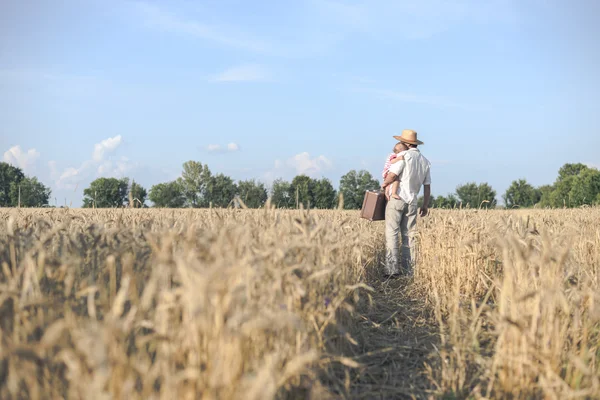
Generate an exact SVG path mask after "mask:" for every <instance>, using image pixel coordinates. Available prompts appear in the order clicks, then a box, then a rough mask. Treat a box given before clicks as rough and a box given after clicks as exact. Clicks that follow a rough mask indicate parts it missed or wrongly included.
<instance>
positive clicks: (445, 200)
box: [432, 194, 460, 208]
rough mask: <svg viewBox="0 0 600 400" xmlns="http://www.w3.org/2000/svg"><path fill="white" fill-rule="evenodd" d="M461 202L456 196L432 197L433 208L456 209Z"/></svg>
mask: <svg viewBox="0 0 600 400" xmlns="http://www.w3.org/2000/svg"><path fill="white" fill-rule="evenodd" d="M459 203H460V202H459V201H458V199H457V198H456V196H455V195H454V194H449V195H448V196H441V195H440V196H437V197H435V198H434V197H432V207H434V208H455V207H457V206H458V204H459Z"/></svg>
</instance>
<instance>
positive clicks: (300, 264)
mask: <svg viewBox="0 0 600 400" xmlns="http://www.w3.org/2000/svg"><path fill="white" fill-rule="evenodd" d="M0 221H2V222H0V266H1V269H0V398H2V399H59V398H68V399H131V400H133V399H175V398H177V399H206V400H208V399H211V400H212V399H215V400H216V399H404V398H418V399H429V398H445V399H462V398H465V399H466V398H472V399H480V398H490V399H504V398H512V399H594V398H600V209H598V208H587V209H576V210H519V211H498V210H493V211H492V210H490V211H485V210H432V212H431V214H430V216H428V217H427V218H424V219H420V220H419V225H418V228H419V234H418V238H417V239H418V249H419V256H418V265H417V267H416V270H415V275H414V277H413V278H401V279H396V280H390V281H382V279H381V261H382V259H383V254H384V253H383V252H384V247H383V243H384V238H383V224H382V223H381V222H373V223H371V222H368V221H365V220H361V219H359V218H358V215H357V212H347V211H314V210H308V211H307V210H289V211H282V210H275V209H270V208H266V209H262V210H245V209H241V210H231V209H230V210H218V209H211V210H192V209H186V210H158V209H141V210H140V209H114V210H75V209H55V210H27V209H0Z"/></svg>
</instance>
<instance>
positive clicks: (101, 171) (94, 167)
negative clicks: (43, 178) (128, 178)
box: [48, 135, 134, 189]
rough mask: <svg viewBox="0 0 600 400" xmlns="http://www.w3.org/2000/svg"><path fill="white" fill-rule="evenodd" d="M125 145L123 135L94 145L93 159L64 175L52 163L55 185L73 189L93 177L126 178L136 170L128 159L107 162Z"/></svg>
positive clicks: (65, 172)
mask: <svg viewBox="0 0 600 400" xmlns="http://www.w3.org/2000/svg"><path fill="white" fill-rule="evenodd" d="M121 143H123V138H122V137H121V135H117V136H115V137H112V138H107V139H104V140H102V141H100V142H99V143H96V144H95V145H94V150H93V152H92V157H91V159H90V160H86V161H84V162H83V163H81V165H80V166H79V167H78V168H75V167H68V168H65V169H64V170H63V172H62V173H59V172H58V168H57V166H56V162H55V161H50V162H49V163H48V166H49V167H50V171H51V173H52V176H53V179H55V184H56V186H57V187H58V188H59V189H73V188H75V187H77V185H79V184H80V183H82V182H83V181H85V180H87V179H91V178H93V177H98V176H105V177H118V178H121V177H123V176H125V174H126V173H127V172H129V171H130V170H131V169H133V168H134V164H132V163H131V162H130V161H129V160H128V159H127V158H126V157H121V158H120V159H118V160H116V161H115V160H107V159H106V156H107V155H108V154H110V153H113V152H114V151H115V150H116V149H117V148H118V147H119V146H120V145H121Z"/></svg>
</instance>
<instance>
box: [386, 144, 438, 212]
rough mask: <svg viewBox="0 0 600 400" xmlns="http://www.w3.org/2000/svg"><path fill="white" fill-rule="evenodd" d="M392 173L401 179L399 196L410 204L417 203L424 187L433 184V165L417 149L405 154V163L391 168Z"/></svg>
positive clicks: (402, 162)
mask: <svg viewBox="0 0 600 400" xmlns="http://www.w3.org/2000/svg"><path fill="white" fill-rule="evenodd" d="M390 172H392V173H393V174H395V175H397V176H398V177H399V178H400V185H399V188H398V195H399V196H400V198H401V199H402V200H404V201H405V202H406V203H408V204H414V203H416V202H417V198H418V196H419V191H420V190H421V186H422V185H430V184H431V163H430V162H429V160H427V159H426V158H425V157H424V156H423V155H422V154H421V152H420V151H419V150H418V149H416V148H411V149H410V150H408V151H407V152H406V153H405V154H404V161H401V162H399V163H396V164H394V165H392V166H391V167H390Z"/></svg>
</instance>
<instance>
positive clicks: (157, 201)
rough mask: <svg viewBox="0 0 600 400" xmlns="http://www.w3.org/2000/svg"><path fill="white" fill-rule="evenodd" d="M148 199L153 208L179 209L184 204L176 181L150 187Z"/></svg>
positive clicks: (181, 192) (183, 198)
mask: <svg viewBox="0 0 600 400" xmlns="http://www.w3.org/2000/svg"><path fill="white" fill-rule="evenodd" d="M148 198H149V199H150V201H151V202H152V203H154V206H155V207H163V208H180V207H183V205H184V204H185V197H184V196H183V191H182V189H181V186H180V185H179V183H178V182H177V181H172V182H166V183H158V184H156V185H154V186H152V187H151V188H150V194H149V195H148Z"/></svg>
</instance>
